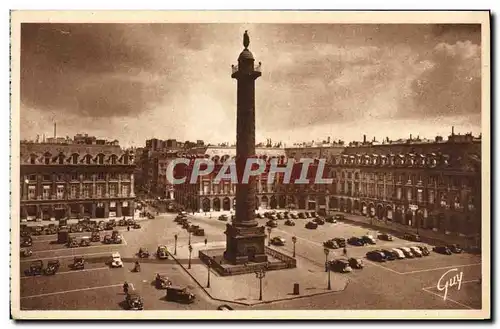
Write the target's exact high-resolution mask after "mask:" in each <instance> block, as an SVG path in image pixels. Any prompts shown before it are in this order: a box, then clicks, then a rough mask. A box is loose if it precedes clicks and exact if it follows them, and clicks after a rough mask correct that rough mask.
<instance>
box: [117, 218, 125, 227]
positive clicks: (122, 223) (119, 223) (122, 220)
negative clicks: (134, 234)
mask: <svg viewBox="0 0 500 329" xmlns="http://www.w3.org/2000/svg"><path fill="white" fill-rule="evenodd" d="M118 226H127V221H126V220H125V218H124V219H120V220H119V221H118Z"/></svg>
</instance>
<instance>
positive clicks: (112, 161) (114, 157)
mask: <svg viewBox="0 0 500 329" xmlns="http://www.w3.org/2000/svg"><path fill="white" fill-rule="evenodd" d="M116 158H117V156H116V155H114V154H113V155H112V156H111V158H110V162H111V164H116Z"/></svg>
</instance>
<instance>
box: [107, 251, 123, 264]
mask: <svg viewBox="0 0 500 329" xmlns="http://www.w3.org/2000/svg"><path fill="white" fill-rule="evenodd" d="M110 265H111V267H112V268H117V267H123V262H122V257H121V256H120V253H118V252H114V253H112V254H111V262H110Z"/></svg>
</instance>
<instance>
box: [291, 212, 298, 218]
mask: <svg viewBox="0 0 500 329" xmlns="http://www.w3.org/2000/svg"><path fill="white" fill-rule="evenodd" d="M290 218H292V219H299V215H298V214H297V213H294V212H292V213H290Z"/></svg>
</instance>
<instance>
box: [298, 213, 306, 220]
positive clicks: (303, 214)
mask: <svg viewBox="0 0 500 329" xmlns="http://www.w3.org/2000/svg"><path fill="white" fill-rule="evenodd" d="M297 216H298V217H299V218H300V219H306V214H305V213H303V212H299V214H298V215H297Z"/></svg>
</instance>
